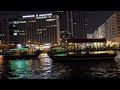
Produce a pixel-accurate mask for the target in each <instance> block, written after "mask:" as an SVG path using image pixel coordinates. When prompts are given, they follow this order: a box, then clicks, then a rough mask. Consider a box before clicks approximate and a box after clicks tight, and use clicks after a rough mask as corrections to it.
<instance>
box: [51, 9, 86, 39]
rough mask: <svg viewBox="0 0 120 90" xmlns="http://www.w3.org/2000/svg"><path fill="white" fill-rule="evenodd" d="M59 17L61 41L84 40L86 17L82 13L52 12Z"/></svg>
mask: <svg viewBox="0 0 120 90" xmlns="http://www.w3.org/2000/svg"><path fill="white" fill-rule="evenodd" d="M53 14H55V15H58V16H59V17H60V31H61V39H68V38H74V39H82V38H86V17H85V12H84V11H54V12H53Z"/></svg>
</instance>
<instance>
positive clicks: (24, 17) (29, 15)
mask: <svg viewBox="0 0 120 90" xmlns="http://www.w3.org/2000/svg"><path fill="white" fill-rule="evenodd" d="M22 17H23V18H29V17H35V15H27V16H22Z"/></svg>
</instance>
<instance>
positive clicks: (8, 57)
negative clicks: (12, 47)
mask: <svg viewBox="0 0 120 90" xmlns="http://www.w3.org/2000/svg"><path fill="white" fill-rule="evenodd" d="M40 53H41V51H40V50H37V51H36V52H34V54H27V53H21V54H18V55H15V54H4V55H2V56H3V57H4V59H5V60H15V59H31V58H38V56H39V54H40Z"/></svg>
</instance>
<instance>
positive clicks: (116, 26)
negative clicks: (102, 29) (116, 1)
mask: <svg viewBox="0 0 120 90" xmlns="http://www.w3.org/2000/svg"><path fill="white" fill-rule="evenodd" d="M106 22H107V39H108V40H112V41H120V12H115V13H114V14H113V15H112V16H111V17H110V18H109V19H107V21H106Z"/></svg>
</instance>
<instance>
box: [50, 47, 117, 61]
mask: <svg viewBox="0 0 120 90" xmlns="http://www.w3.org/2000/svg"><path fill="white" fill-rule="evenodd" d="M93 52H94V53H91V52H89V51H88V52H87V51H81V52H67V50H66V49H65V48H63V47H59V49H58V47H52V48H51V51H50V52H49V53H48V55H49V57H50V58H51V59H52V60H53V61H54V62H70V61H74V62H76V61H98V60H101V61H102V60H114V58H115V57H116V54H114V53H108V52H105V51H104V53H103V52H101V51H100V52H99V53H98V51H96V52H97V53H96V52H95V51H93Z"/></svg>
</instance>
